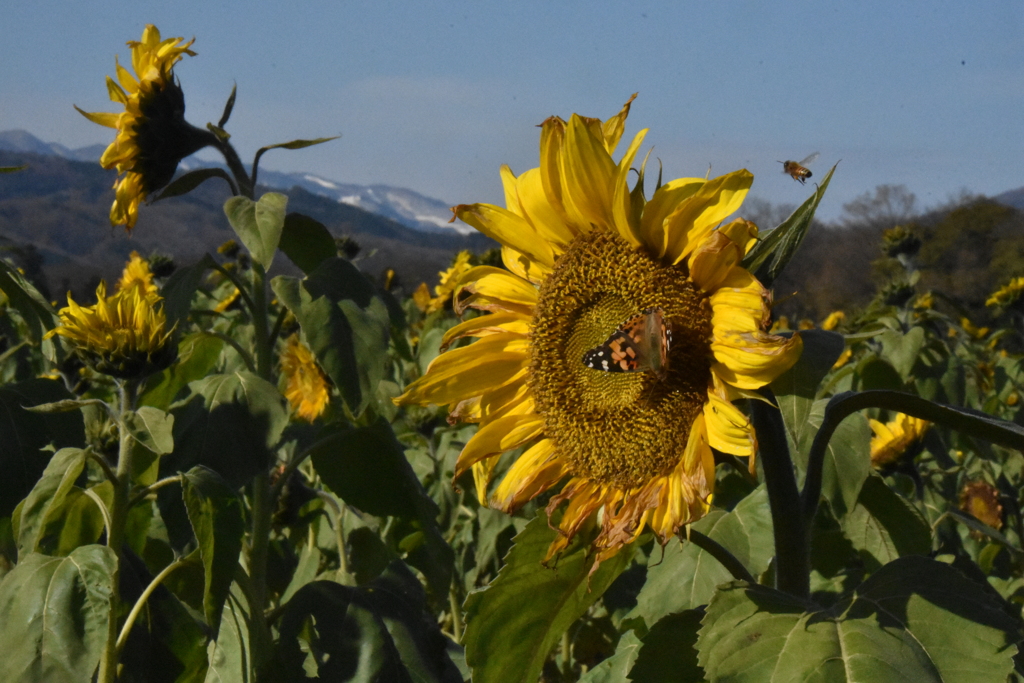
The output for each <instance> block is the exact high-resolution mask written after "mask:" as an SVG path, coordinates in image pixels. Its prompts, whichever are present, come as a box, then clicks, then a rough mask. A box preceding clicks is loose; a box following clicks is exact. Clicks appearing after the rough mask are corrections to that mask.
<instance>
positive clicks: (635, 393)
mask: <svg viewBox="0 0 1024 683" xmlns="http://www.w3.org/2000/svg"><path fill="white" fill-rule="evenodd" d="M650 308H661V309H662V310H663V311H664V316H665V321H666V323H667V324H668V325H669V327H670V328H671V335H672V336H671V338H672V343H671V347H670V349H669V353H668V366H667V368H666V371H665V372H664V373H662V374H661V375H660V376H659V375H658V374H655V373H654V372H650V371H639V372H604V371H601V370H594V369H591V368H588V367H586V366H585V365H584V364H583V360H582V359H583V355H584V354H585V353H586V352H587V351H588V350H590V349H592V348H594V347H596V346H599V345H601V344H602V343H604V342H605V341H606V340H607V339H608V337H609V336H610V335H611V334H612V332H614V331H615V330H616V329H617V328H618V327H619V326H620V325H621V324H622V323H623V322H624V321H625V320H626V319H628V318H629V317H631V316H633V315H635V314H637V313H640V312H641V311H644V310H646V309H650ZM534 315H535V317H534V325H533V333H532V336H531V352H532V356H533V357H532V372H531V373H530V386H531V389H532V391H533V394H534V396H535V397H536V401H537V409H538V412H540V413H541V414H543V415H544V418H545V427H546V429H545V433H546V434H547V435H548V436H549V437H550V438H552V439H553V440H554V441H555V443H556V445H557V448H558V451H559V452H560V453H561V454H562V455H563V457H565V458H567V459H568V460H569V462H570V463H571V464H572V471H573V474H574V475H576V476H580V477H586V478H589V479H591V480H593V481H596V482H599V483H601V484H608V485H613V486H616V487H618V488H620V489H632V488H636V487H638V486H641V485H643V484H644V483H646V482H647V481H649V480H650V479H651V478H653V477H657V476H660V475H662V474H665V473H666V472H667V471H669V470H670V469H671V468H672V467H674V466H675V465H676V464H677V463H678V462H679V460H680V458H682V456H683V453H684V451H685V448H686V442H687V438H688V437H689V433H690V426H691V425H692V424H693V421H694V419H695V418H696V417H697V416H698V415H699V414H700V412H701V410H702V408H703V405H704V403H705V402H706V401H707V391H708V383H709V381H710V379H711V370H710V363H711V350H710V344H709V341H710V338H711V306H710V304H709V303H708V301H707V297H706V295H705V294H704V293H703V292H701V291H700V290H699V289H698V288H697V286H696V285H695V284H694V283H693V282H691V281H690V279H689V277H688V273H687V271H686V268H685V267H684V266H665V265H662V264H661V263H658V262H657V261H655V260H654V259H652V258H651V257H650V255H649V254H647V253H646V251H644V250H643V249H634V248H633V247H631V246H629V244H628V243H627V242H626V241H625V240H623V239H622V238H621V237H619V236H617V235H612V234H610V233H607V232H604V231H599V230H595V231H592V232H590V233H588V234H586V235H581V236H580V237H577V238H576V239H575V240H574V241H573V243H572V244H571V245H570V246H569V249H568V251H567V252H566V253H565V254H563V255H562V256H561V257H560V258H559V259H558V262H557V263H556V264H555V269H554V272H553V273H552V274H551V275H550V276H549V277H548V278H547V279H546V280H545V281H544V283H543V284H542V285H541V288H540V297H539V301H538V303H537V308H536V311H535V314H534Z"/></svg>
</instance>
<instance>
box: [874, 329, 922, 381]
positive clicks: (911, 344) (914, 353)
mask: <svg viewBox="0 0 1024 683" xmlns="http://www.w3.org/2000/svg"><path fill="white" fill-rule="evenodd" d="M878 340H879V341H880V342H882V357H883V358H885V359H886V360H887V361H889V363H890V364H891V365H892V366H893V367H894V368H895V369H896V372H898V373H900V377H901V378H903V381H904V382H905V381H907V378H908V377H910V372H911V370H913V369H914V363H916V362H917V358H918V356H920V355H921V347H922V346H924V343H925V333H924V328H923V327H912V328H910V331H909V332H907V333H906V334H902V333H900V332H897V331H896V330H886V331H885V332H883V333H882V334H880V335H878Z"/></svg>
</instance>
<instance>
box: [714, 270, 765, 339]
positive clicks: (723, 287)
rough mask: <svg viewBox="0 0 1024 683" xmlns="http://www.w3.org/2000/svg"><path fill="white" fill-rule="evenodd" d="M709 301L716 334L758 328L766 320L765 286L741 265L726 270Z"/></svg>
mask: <svg viewBox="0 0 1024 683" xmlns="http://www.w3.org/2000/svg"><path fill="white" fill-rule="evenodd" d="M710 302H711V326H712V329H713V330H714V331H715V334H716V335H720V336H727V335H728V334H731V333H739V332H758V331H760V330H762V329H763V328H764V327H765V325H766V324H767V314H768V290H766V289H765V288H764V286H763V285H762V284H761V283H760V282H758V281H757V278H755V277H754V276H753V275H751V274H750V272H749V271H747V270H745V269H743V268H739V267H735V268H732V269H731V270H730V271H729V272H728V273H727V274H726V276H725V279H724V280H723V281H722V282H720V283H719V285H718V288H717V289H716V290H715V291H714V292H713V293H712V294H711V297H710Z"/></svg>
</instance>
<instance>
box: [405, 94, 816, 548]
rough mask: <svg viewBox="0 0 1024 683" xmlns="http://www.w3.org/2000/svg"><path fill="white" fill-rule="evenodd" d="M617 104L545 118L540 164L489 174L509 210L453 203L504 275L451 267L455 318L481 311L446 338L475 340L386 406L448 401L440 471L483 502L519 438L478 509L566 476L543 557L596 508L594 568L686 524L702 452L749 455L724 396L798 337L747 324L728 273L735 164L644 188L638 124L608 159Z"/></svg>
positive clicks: (704, 481)
mask: <svg viewBox="0 0 1024 683" xmlns="http://www.w3.org/2000/svg"><path fill="white" fill-rule="evenodd" d="M630 102H632V98H631V99H630ZM630 102H627V103H626V105H625V106H624V107H623V108H622V110H621V111H620V112H619V113H618V114H617V115H616V116H614V117H612V118H611V119H609V120H608V121H605V122H603V123H602V122H601V121H599V120H597V119H592V118H583V117H581V116H578V115H573V116H572V117H571V118H570V119H569V121H568V122H566V121H563V120H562V119H560V118H557V117H552V118H549V119H548V120H546V121H545V122H544V123H543V124H542V127H541V128H542V130H541V144H540V161H541V164H540V168H535V169H531V170H529V171H526V172H525V173H523V174H522V175H520V176H518V177H516V176H515V175H513V174H512V171H511V170H510V169H509V168H508V167H507V166H503V167H502V169H501V177H502V180H503V182H504V186H505V198H506V204H507V207H508V208H506V209H502V208H500V207H497V206H492V205H489V204H471V205H461V206H457V207H455V208H454V209H453V211H454V212H455V215H456V216H457V217H458V218H460V219H462V220H463V221H465V222H467V223H469V224H470V225H472V226H474V227H475V228H477V229H478V230H480V231H481V232H483V233H484V234H486V235H488V236H489V237H492V238H494V239H495V240H497V241H498V242H499V243H501V244H502V256H503V260H504V263H505V265H506V266H507V267H508V270H503V269H500V268H494V267H490V266H478V267H476V268H473V269H472V270H470V271H469V272H467V273H466V274H465V275H464V276H463V278H462V280H461V282H460V284H459V286H458V287H457V288H456V291H455V299H456V306H455V307H456V312H457V313H460V314H461V313H462V312H463V311H465V310H466V308H476V309H478V310H480V311H483V312H486V313H488V315H481V316H478V317H476V318H473V319H470V320H467V321H465V322H463V323H461V324H459V325H456V326H455V327H453V328H452V329H451V330H449V331H448V333H447V334H446V336H445V338H444V344H445V345H448V344H450V343H452V342H453V341H455V340H456V339H459V338H462V337H477V338H478V341H476V342H474V343H472V344H470V345H468V346H465V347H462V348H457V349H454V350H449V351H446V352H444V353H442V354H441V355H440V356H438V357H437V358H436V359H435V360H434V361H433V362H432V363H431V365H430V367H429V368H428V370H427V373H426V374H425V375H424V376H423V377H421V378H419V379H418V380H417V381H415V382H414V383H413V384H411V385H410V386H409V387H408V388H407V390H406V392H405V393H404V394H403V395H402V396H400V397H399V398H398V399H396V402H398V403H401V404H410V403H433V404H447V405H449V406H450V407H451V409H452V419H462V420H465V421H469V422H478V423H479V424H480V429H479V430H478V431H477V433H476V435H474V436H473V438H472V439H470V441H469V442H468V443H467V444H466V446H465V448H464V449H463V451H462V453H461V454H460V456H459V460H458V465H457V475H458V474H461V473H462V472H464V471H466V470H467V469H469V468H472V469H473V473H474V477H475V481H476V486H477V494H478V496H480V498H481V501H483V500H484V499H485V497H486V491H487V482H488V479H489V476H490V473H491V471H492V469H493V467H494V464H495V462H496V460H497V459H498V457H499V456H500V455H501V454H502V453H503V452H505V451H508V450H512V449H515V448H519V447H524V448H525V450H524V452H523V453H522V455H520V456H519V457H518V459H517V460H516V461H515V462H514V463H513V464H512V465H511V467H510V469H509V470H508V472H507V473H506V475H505V477H504V478H503V480H502V481H501V483H500V484H499V485H498V486H497V488H496V490H495V491H494V493H493V495H492V496H491V498H490V504H491V505H492V506H493V507H496V508H498V509H501V510H504V511H506V512H511V511H514V510H515V509H517V508H518V507H520V506H521V505H523V504H524V503H525V502H526V501H528V500H530V499H532V498H534V497H535V496H537V495H538V494H540V493H542V492H544V491H546V490H548V489H550V488H552V487H554V486H555V485H557V484H558V483H559V482H562V481H565V484H564V486H563V487H562V489H561V492H559V493H558V494H557V495H555V496H554V497H553V498H552V499H551V501H550V503H549V505H548V512H549V514H550V513H551V512H553V511H554V510H555V509H556V508H557V507H558V506H560V505H561V504H562V503H568V506H567V508H566V510H565V514H564V515H563V516H562V519H561V521H560V522H559V529H560V530H561V535H560V536H559V538H558V539H557V540H556V541H555V542H554V543H553V544H552V545H551V547H550V549H549V553H548V558H549V559H550V558H551V557H552V556H553V555H554V554H555V553H556V552H558V551H559V550H560V549H562V548H564V547H565V546H566V544H567V543H568V542H569V539H571V538H572V537H573V536H574V535H575V534H576V533H577V532H578V531H579V530H580V528H581V527H582V526H583V524H584V523H585V521H586V520H587V519H588V518H590V517H591V515H592V514H594V513H596V512H597V511H598V510H601V511H602V515H601V517H600V523H601V532H600V534H599V535H598V537H597V539H596V540H595V547H596V549H597V551H598V553H597V557H596V562H597V563H599V562H600V561H602V560H603V559H605V558H607V557H609V556H611V555H613V554H614V553H615V552H617V551H618V549H619V548H621V547H622V546H623V545H625V544H626V543H629V542H630V541H632V540H633V539H635V538H636V537H637V536H638V535H639V534H640V532H641V531H642V530H643V528H644V526H645V525H649V526H650V527H651V528H652V529H653V530H654V531H655V532H656V533H657V534H658V536H659V537H660V539H661V540H662V542H667V540H668V539H669V538H670V537H671V536H673V535H674V534H675V533H676V532H677V531H678V530H679V528H680V527H681V526H682V525H684V524H687V523H689V522H693V521H695V520H697V519H699V518H700V517H701V516H703V515H704V514H705V513H706V512H707V510H708V509H709V506H710V502H711V494H712V490H713V486H714V477H715V474H714V457H713V455H712V452H711V448H716V449H719V450H721V451H724V452H727V453H731V454H734V455H738V456H746V457H750V458H752V457H753V456H754V453H755V450H756V440H755V437H754V430H753V428H752V425H751V424H750V422H749V420H748V418H747V417H746V415H744V413H743V412H742V411H740V410H739V409H738V408H736V407H735V406H734V405H733V404H732V401H733V399H736V398H739V397H750V396H753V394H752V391H753V390H754V389H758V388H760V387H762V386H764V385H765V384H767V383H768V382H770V381H771V380H773V379H774V378H775V377H777V376H778V375H779V374H781V373H782V372H784V371H785V370H786V369H788V368H789V367H791V366H792V365H793V363H794V362H796V360H797V358H798V357H799V355H800V352H801V349H802V343H801V340H800V337H799V335H794V336H793V337H792V338H791V339H786V338H783V337H777V336H772V335H769V334H767V333H766V332H765V331H764V328H765V324H766V320H767V317H768V308H767V305H766V302H767V300H768V292H767V291H766V290H765V288H764V287H763V286H762V285H761V283H759V282H758V281H757V280H756V279H755V278H754V276H753V275H751V274H750V273H749V272H747V271H746V270H745V269H743V268H742V267H741V266H740V263H741V261H742V259H743V255H744V253H745V252H746V250H747V248H748V247H749V246H750V245H752V243H753V241H754V239H755V237H756V231H757V228H756V226H754V225H753V224H752V223H749V222H747V221H744V220H735V221H733V222H731V223H728V224H726V225H720V224H721V223H722V221H723V220H724V219H725V218H726V217H728V216H730V215H731V214H733V213H734V212H735V211H736V210H737V209H738V208H739V207H740V204H741V203H742V201H743V198H744V197H745V195H746V194H747V191H748V189H749V188H750V185H751V182H752V180H753V177H752V176H751V174H750V173H749V172H748V171H745V170H742V171H736V172H734V173H730V174H728V175H725V176H722V177H719V178H714V179H712V180H705V179H703V178H681V179H678V180H673V181H671V182H668V183H666V184H664V185H662V186H661V187H659V188H658V189H657V190H656V191H655V193H654V195H653V196H652V197H651V199H650V200H647V199H646V198H645V197H644V196H643V191H642V187H639V186H638V187H637V188H635V189H633V190H631V189H630V188H629V186H628V185H627V180H628V178H629V173H630V168H631V166H632V163H633V159H634V157H635V155H636V153H637V150H638V149H639V147H640V145H641V142H642V140H643V138H644V135H645V133H646V131H641V132H640V133H639V134H638V135H637V136H636V137H635V138H634V139H633V141H632V143H631V144H630V146H629V149H628V150H627V151H626V153H625V155H624V156H623V157H622V159H621V160H620V161H619V162H617V163H616V162H615V161H614V160H613V159H612V154H613V153H614V150H615V148H616V146H617V144H618V142H619V138H620V137H621V135H622V132H623V128H624V125H625V120H626V116H627V114H628V113H629V105H630ZM509 271H511V272H509ZM623 321H626V322H625V323H624V322H623ZM617 330H618V331H617ZM620 351H621V352H623V353H622V356H621V357H620V356H619V353H618V352H620ZM662 351H664V354H662ZM631 354H632V355H631ZM584 356H586V358H587V362H586V363H585V362H584ZM662 356H663V357H662ZM609 361H610V362H609ZM588 365H589V366H591V367H588ZM602 368H603V369H602ZM594 566H595V567H596V566H597V565H596V563H595V565H594Z"/></svg>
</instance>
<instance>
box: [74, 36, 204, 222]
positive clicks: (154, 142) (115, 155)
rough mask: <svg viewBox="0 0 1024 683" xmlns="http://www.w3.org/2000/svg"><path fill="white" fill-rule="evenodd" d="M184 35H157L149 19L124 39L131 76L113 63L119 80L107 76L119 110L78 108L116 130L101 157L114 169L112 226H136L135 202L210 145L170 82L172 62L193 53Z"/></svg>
mask: <svg viewBox="0 0 1024 683" xmlns="http://www.w3.org/2000/svg"><path fill="white" fill-rule="evenodd" d="M183 40H184V38H167V39H166V40H161V38H160V31H159V30H158V29H157V28H156V26H153V25H152V24H147V25H146V28H145V29H144V30H143V32H142V40H139V41H135V40H132V41H128V46H129V47H130V48H131V50H132V68H133V69H134V71H135V75H132V74H131V73H130V72H129V71H128V70H127V69H125V68H124V67H123V66H121V64H120V63H119V62H117V63H116V68H117V81H116V82H115V81H114V80H113V79H112V78H110V77H109V76H108V77H107V92H108V94H109V95H110V100H111V101H112V102H117V103H119V104H121V105H123V106H124V111H122V112H119V113H90V112H85V111H82V110H81V109H78V108H77V107H76V109H78V111H79V112H81V113H82V115H84V116H85V117H86V118H88V119H89V120H90V121H92V122H93V123H98V124H100V125H101V126H107V127H108V128H113V129H115V130H116V131H117V137H115V138H114V141H113V142H112V143H110V146H109V147H107V149H106V151H104V152H103V155H102V156H101V157H100V165H101V166H103V168H116V169H117V172H118V173H119V174H121V175H120V177H119V178H118V179H117V181H116V182H115V183H114V191H115V197H114V204H113V206H112V207H111V209H110V222H111V224H112V225H122V224H123V225H124V226H125V228H126V229H127V230H129V231H131V229H132V228H133V227H135V223H136V221H137V220H138V216H139V204H140V202H142V201H144V200H145V199H146V196H147V195H148V194H149V193H150V192H153V191H154V190H156V189H158V188H160V187H162V186H163V185H166V184H167V183H168V182H169V181H170V180H171V178H172V177H173V176H174V172H175V170H176V169H177V167H178V162H179V161H180V160H181V159H183V158H184V157H186V156H188V155H189V154H192V153H193V152H195V151H197V150H198V149H200V148H202V147H203V146H205V145H207V144H209V137H208V136H207V135H206V134H205V133H204V131H197V130H196V129H195V128H193V127H192V126H191V125H189V124H188V123H186V122H185V119H184V114H185V98H184V94H183V93H182V91H181V88H180V87H179V86H178V84H177V83H176V82H175V81H174V76H173V73H172V67H173V66H174V65H175V64H176V63H177V62H178V61H179V60H180V59H181V56H182V55H183V54H188V55H195V52H193V51H192V50H190V49H189V46H191V45H192V43H193V42H194V41H195V39H192V40H190V41H188V42H187V43H184V44H180V43H181V42H182V41H183Z"/></svg>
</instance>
